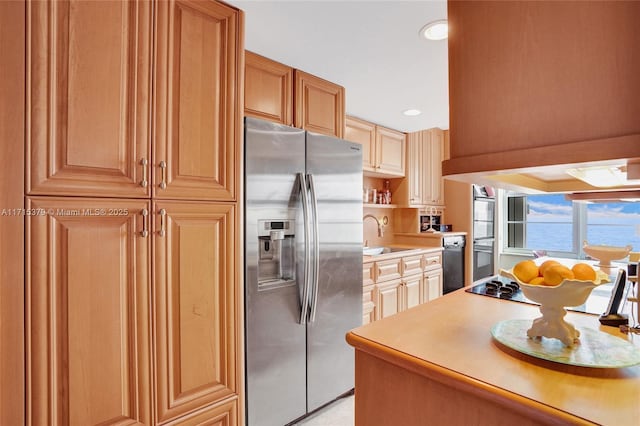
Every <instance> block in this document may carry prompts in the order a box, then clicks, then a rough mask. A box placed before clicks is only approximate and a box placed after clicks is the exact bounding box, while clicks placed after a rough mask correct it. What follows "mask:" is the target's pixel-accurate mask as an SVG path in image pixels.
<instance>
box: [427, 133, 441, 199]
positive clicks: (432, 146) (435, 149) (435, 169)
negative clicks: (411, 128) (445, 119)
mask: <svg viewBox="0 0 640 426" xmlns="http://www.w3.org/2000/svg"><path fill="white" fill-rule="evenodd" d="M422 133H423V138H424V141H425V149H426V150H425V156H428V159H427V160H426V161H425V167H426V168H428V169H427V170H426V172H425V173H424V179H425V183H424V195H423V198H424V199H423V201H424V203H425V204H437V205H444V183H443V180H442V158H443V155H444V132H443V131H442V130H441V129H438V128H433V129H429V130H426V131H423V132H422Z"/></svg>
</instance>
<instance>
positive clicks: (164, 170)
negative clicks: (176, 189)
mask: <svg viewBox="0 0 640 426" xmlns="http://www.w3.org/2000/svg"><path fill="white" fill-rule="evenodd" d="M159 166H160V171H161V172H162V179H161V180H160V189H165V188H166V187H167V162H166V161H164V160H162V161H161V162H160V164H159Z"/></svg>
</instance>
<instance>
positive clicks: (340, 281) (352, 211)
mask: <svg viewBox="0 0 640 426" xmlns="http://www.w3.org/2000/svg"><path fill="white" fill-rule="evenodd" d="M307 174H310V175H312V179H311V180H312V181H313V183H314V185H315V188H314V189H315V194H316V196H317V217H318V222H319V223H318V239H319V240H318V243H319V244H318V246H319V253H318V254H319V258H318V259H317V260H318V261H319V271H318V276H317V285H318V287H317V297H315V298H312V300H311V304H312V308H311V309H312V311H313V310H315V318H314V319H313V321H309V323H308V324H307V409H308V410H309V411H312V410H315V409H316V408H318V407H320V406H322V405H324V404H326V403H327V402H330V401H332V400H333V399H335V398H336V397H338V396H339V395H341V394H343V393H345V392H347V391H349V390H350V389H352V388H353V386H354V353H353V348H351V347H350V346H349V345H347V343H346V341H345V335H346V333H347V332H348V331H349V330H351V329H353V328H355V327H358V326H360V325H362V152H361V146H360V145H359V144H354V143H350V142H346V141H343V140H339V139H334V138H331V137H327V136H320V135H315V134H312V133H307ZM312 246H313V244H312ZM314 261H315V259H314V260H313V261H312V264H313V262H314ZM312 294H316V292H315V291H312ZM314 304H315V307H314Z"/></svg>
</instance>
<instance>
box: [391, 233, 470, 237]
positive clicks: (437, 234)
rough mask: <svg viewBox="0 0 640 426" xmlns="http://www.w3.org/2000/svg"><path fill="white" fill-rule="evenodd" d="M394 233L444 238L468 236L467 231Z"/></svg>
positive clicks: (404, 235) (405, 235)
mask: <svg viewBox="0 0 640 426" xmlns="http://www.w3.org/2000/svg"><path fill="white" fill-rule="evenodd" d="M394 235H399V236H403V237H416V238H417V237H420V238H443V237H448V236H457V235H462V236H466V235H467V233H466V232H398V233H395V234H394Z"/></svg>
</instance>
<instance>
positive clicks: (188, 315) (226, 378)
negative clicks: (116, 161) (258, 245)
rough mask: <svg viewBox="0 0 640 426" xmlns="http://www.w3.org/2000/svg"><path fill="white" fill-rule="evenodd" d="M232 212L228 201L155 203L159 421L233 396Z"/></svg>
mask: <svg viewBox="0 0 640 426" xmlns="http://www.w3.org/2000/svg"><path fill="white" fill-rule="evenodd" d="M235 214H236V213H235V207H234V206H233V205H231V204H229V203H207V202H198V203H188V202H176V201H173V202H172V201H157V202H155V205H154V215H153V216H154V233H153V241H154V246H155V254H154V255H155V262H154V265H155V288H154V290H155V307H156V311H155V326H154V330H155V333H156V335H155V339H154V341H155V345H156V349H155V351H154V352H155V365H156V368H157V377H156V392H155V395H156V420H157V421H158V423H164V422H166V421H168V420H170V419H174V418H176V417H178V416H180V415H183V414H186V413H189V412H191V411H194V410H196V409H198V408H199V407H203V406H205V405H211V404H212V403H214V402H215V401H219V400H222V399H225V398H229V397H231V396H233V395H235V394H237V393H238V392H239V388H240V386H241V384H240V377H241V371H242V368H243V366H242V364H239V363H238V360H239V359H241V358H240V354H239V348H240V346H239V345H240V341H239V339H240V335H239V334H238V333H240V331H239V329H238V327H237V326H238V321H239V319H238V312H237V310H236V307H237V306H238V303H237V302H238V298H239V293H238V291H239V289H241V287H242V286H240V285H239V284H238V282H237V271H238V270H239V265H238V258H237V256H236V253H237V252H238V246H237V244H238V241H237V239H236V238H235V237H234V236H236V235H237V232H238V231H237V224H236V221H235ZM211 424H214V423H211ZM215 424H217V423H215Z"/></svg>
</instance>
